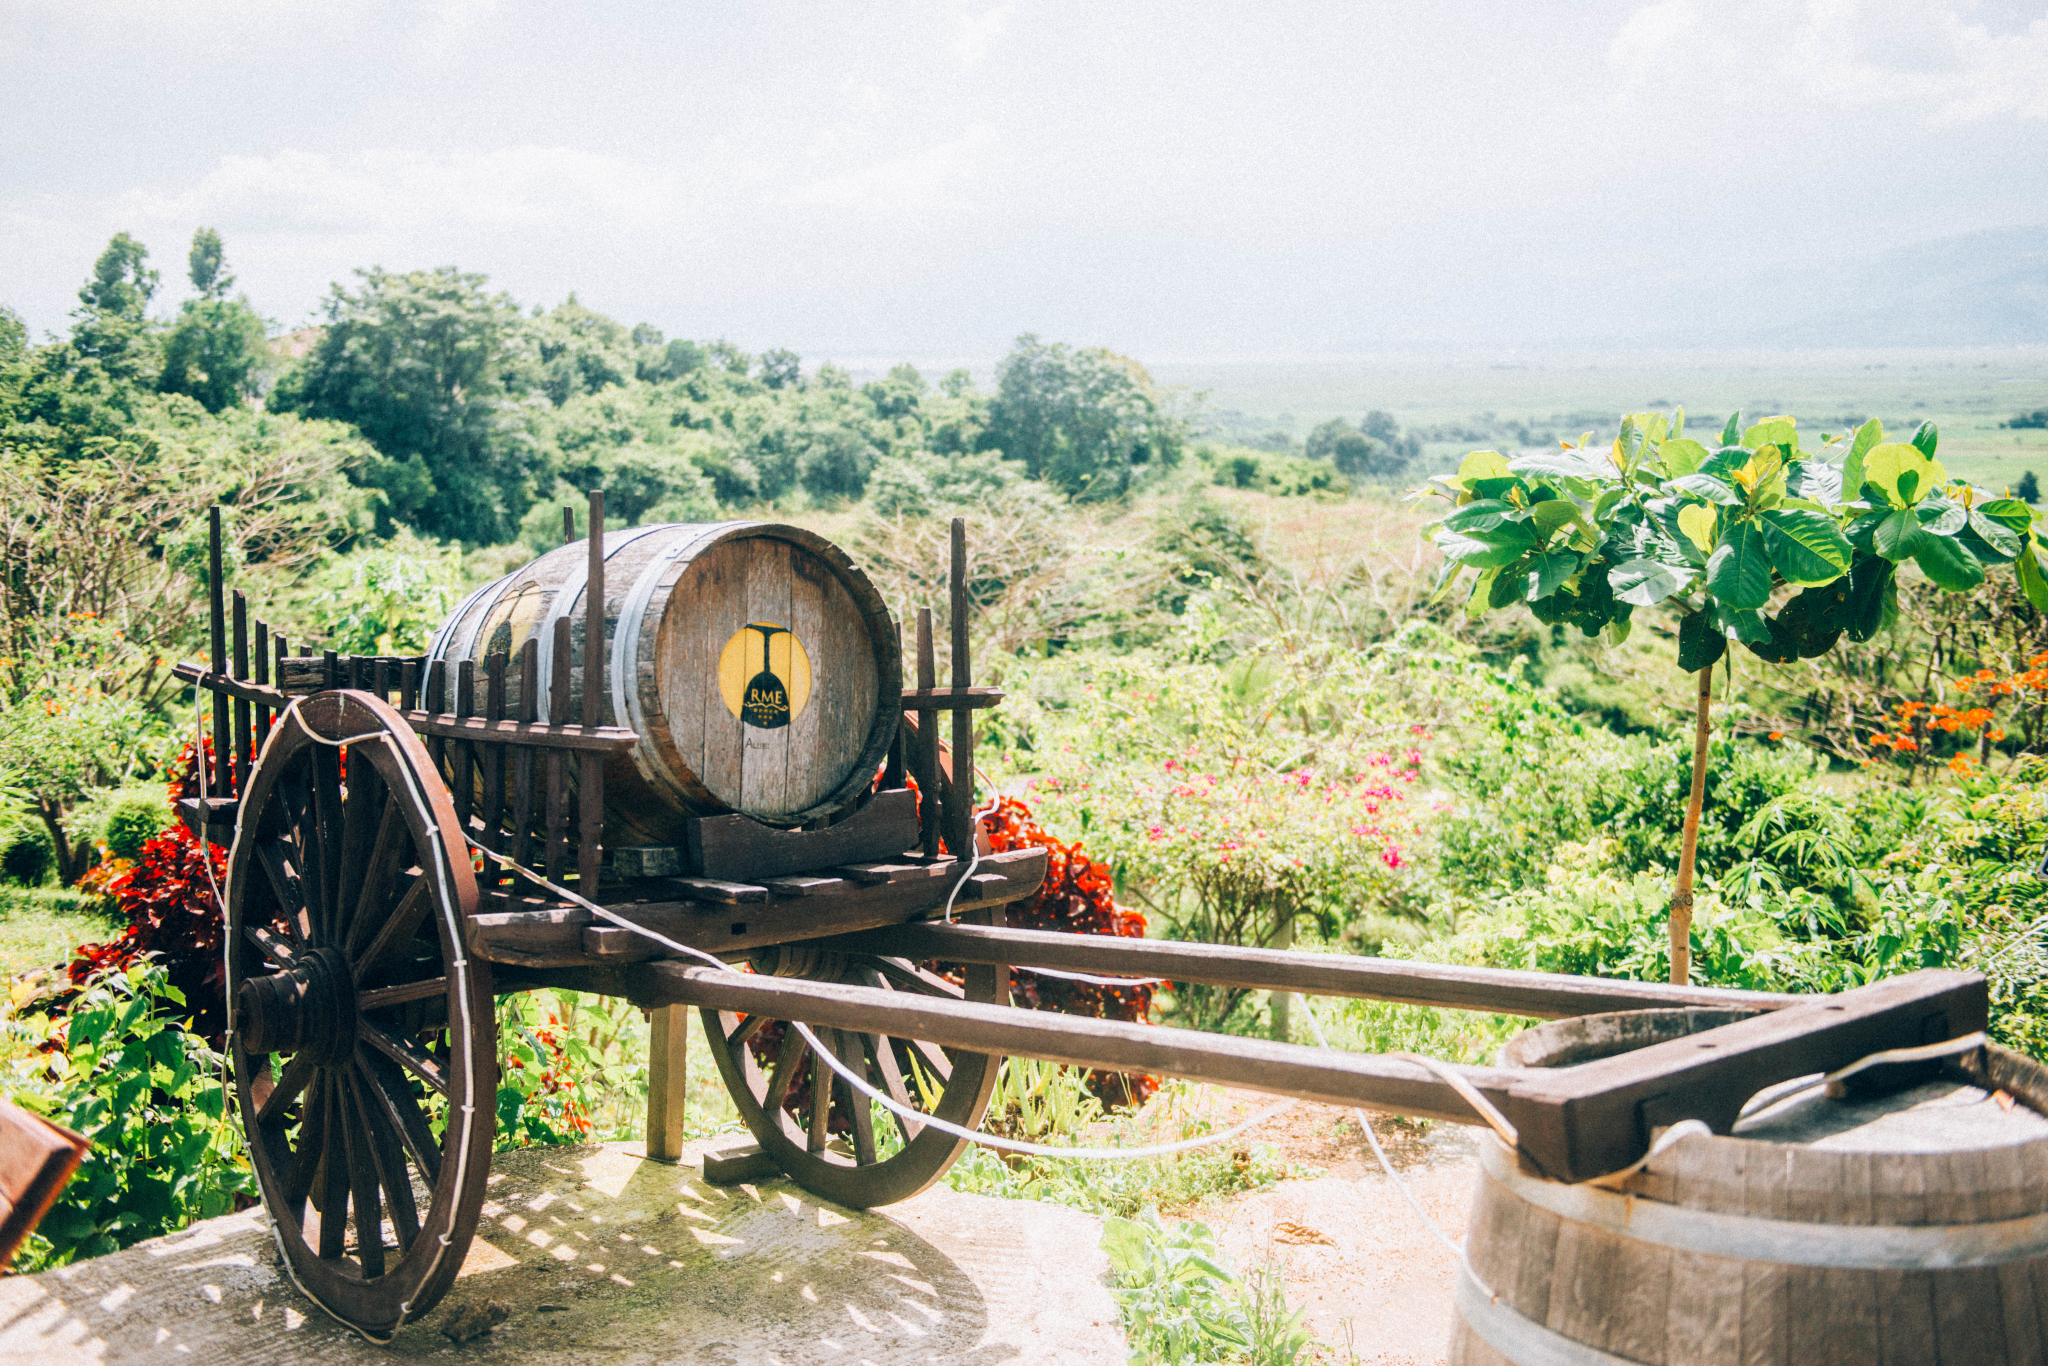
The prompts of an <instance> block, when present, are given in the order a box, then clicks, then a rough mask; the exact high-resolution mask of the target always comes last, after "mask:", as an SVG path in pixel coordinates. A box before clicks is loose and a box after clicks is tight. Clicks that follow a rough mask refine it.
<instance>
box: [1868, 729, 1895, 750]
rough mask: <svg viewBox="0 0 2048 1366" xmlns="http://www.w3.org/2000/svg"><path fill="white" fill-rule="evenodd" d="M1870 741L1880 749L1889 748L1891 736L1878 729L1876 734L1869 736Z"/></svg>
mask: <svg viewBox="0 0 2048 1366" xmlns="http://www.w3.org/2000/svg"><path fill="white" fill-rule="evenodd" d="M1870 743H1871V744H1873V745H1876V746H1877V747H1878V748H1880V749H1890V748H1891V744H1892V737H1891V736H1889V735H1886V734H1885V733H1884V732H1883V731H1879V732H1877V734H1875V735H1873V736H1871V737H1870Z"/></svg>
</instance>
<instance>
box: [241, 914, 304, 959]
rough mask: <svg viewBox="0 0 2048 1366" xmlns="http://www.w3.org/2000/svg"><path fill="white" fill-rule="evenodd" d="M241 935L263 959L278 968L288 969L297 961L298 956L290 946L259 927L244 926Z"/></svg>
mask: <svg viewBox="0 0 2048 1366" xmlns="http://www.w3.org/2000/svg"><path fill="white" fill-rule="evenodd" d="M286 923H290V922H286ZM242 935H243V937H244V938H246V939H247V940H248V941H249V942H250V943H251V944H254V945H255V946H256V948H257V949H258V951H260V952H261V953H262V954H263V956H264V957H265V958H267V959H269V960H270V961H271V962H272V963H274V964H276V965H277V966H278V967H280V968H286V969H289V968H291V967H293V966H295V965H296V964H297V963H298V961H299V955H298V954H297V953H296V952H294V951H293V949H292V946H291V945H290V944H287V943H286V942H285V941H284V940H283V939H281V938H279V937H278V936H277V935H275V934H272V933H271V932H270V931H269V930H266V929H264V928H263V927H262V926H260V925H248V926H244V927H243V929H242Z"/></svg>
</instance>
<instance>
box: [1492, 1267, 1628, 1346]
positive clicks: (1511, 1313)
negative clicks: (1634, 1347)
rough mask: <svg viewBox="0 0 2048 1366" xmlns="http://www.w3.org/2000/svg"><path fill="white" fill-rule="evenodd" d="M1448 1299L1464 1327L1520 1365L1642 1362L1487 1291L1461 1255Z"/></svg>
mask: <svg viewBox="0 0 2048 1366" xmlns="http://www.w3.org/2000/svg"><path fill="white" fill-rule="evenodd" d="M1451 1301H1452V1303H1454V1304H1455V1305H1457V1307H1458V1317H1459V1318H1460V1319H1462V1320H1463V1321H1464V1323H1465V1326H1466V1327H1468V1328H1470V1329H1471V1330H1472V1331H1473V1332H1475V1333H1477V1334H1478V1335H1479V1336H1480V1337H1481V1338H1483V1339H1484V1340H1485V1342H1486V1345H1487V1346H1489V1347H1491V1348H1493V1350H1494V1351H1496V1352H1499V1353H1500V1354H1501V1355H1502V1356H1504V1357H1506V1358H1507V1359H1508V1360H1509V1361H1513V1362H1517V1363H1520V1366H1642V1363H1640V1362H1638V1361H1635V1360H1632V1359H1631V1358H1629V1357H1618V1356H1615V1355H1614V1354H1613V1353H1612V1352H1603V1351H1601V1350H1600V1349H1599V1348H1598V1347H1593V1346H1589V1345H1588V1344H1586V1343H1583V1342H1579V1341H1577V1340H1575V1339H1573V1338H1568V1337H1566V1336H1565V1335H1564V1334H1562V1333H1559V1332H1556V1331H1555V1330H1553V1329H1550V1328H1547V1327H1545V1326H1544V1325H1543V1324H1540V1323H1538V1322H1536V1320H1534V1319H1532V1318H1529V1317H1527V1316H1525V1315H1523V1314H1522V1313H1521V1312H1520V1311H1518V1310H1517V1309H1515V1308H1514V1307H1513V1306H1512V1305H1509V1304H1505V1303H1503V1302H1502V1301H1500V1300H1498V1299H1496V1298H1495V1297H1494V1296H1492V1295H1489V1294H1487V1293H1486V1288H1485V1287H1484V1286H1482V1285H1480V1284H1479V1281H1478V1279H1477V1278H1475V1277H1474V1276H1473V1274H1472V1267H1471V1266H1470V1264H1469V1263H1467V1262H1465V1261H1464V1260H1463V1259H1460V1260H1459V1262H1458V1279H1457V1282H1456V1284H1455V1285H1453V1286H1452V1288H1451Z"/></svg>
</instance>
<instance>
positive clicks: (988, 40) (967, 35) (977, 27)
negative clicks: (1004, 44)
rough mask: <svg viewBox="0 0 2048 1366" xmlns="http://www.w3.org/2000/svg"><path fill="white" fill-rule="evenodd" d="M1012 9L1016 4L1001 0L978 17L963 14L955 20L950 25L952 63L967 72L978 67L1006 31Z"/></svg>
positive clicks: (1011, 1) (1013, 1)
mask: <svg viewBox="0 0 2048 1366" xmlns="http://www.w3.org/2000/svg"><path fill="white" fill-rule="evenodd" d="M1015 8H1016V3H1015V0H1003V3H1002V4H1000V5H996V6H993V7H991V8H989V9H985V10H983V11H982V12H981V13H979V14H963V15H961V16H959V17H958V18H956V19H955V20H954V21H953V41H952V43H951V44H949V46H950V47H951V49H952V53H953V57H954V59H955V60H957V61H958V62H959V63H960V65H961V66H962V67H963V68H965V69H967V70H970V71H971V70H973V69H974V68H975V67H977V66H980V65H981V63H982V61H983V60H984V59H986V58H987V56H988V54H989V51H990V50H991V49H992V48H994V46H995V42H996V39H998V38H1000V37H1002V36H1003V35H1004V34H1005V33H1007V32H1008V31H1009V28H1010V13H1011V11H1012V10H1013V9H1015Z"/></svg>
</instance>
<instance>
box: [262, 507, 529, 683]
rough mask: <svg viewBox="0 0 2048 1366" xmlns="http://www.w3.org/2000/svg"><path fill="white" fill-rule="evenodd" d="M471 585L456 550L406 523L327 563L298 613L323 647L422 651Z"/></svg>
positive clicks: (345, 650)
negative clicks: (382, 538) (375, 541)
mask: <svg viewBox="0 0 2048 1366" xmlns="http://www.w3.org/2000/svg"><path fill="white" fill-rule="evenodd" d="M559 535H560V533H559V530H558V531H557V538H558V539H559ZM469 586H470V585H469V576H468V574H467V572H466V571H465V569H464V568H463V562H462V552H461V551H460V550H459V549H457V548H456V547H454V546H442V545H435V544H434V543H432V542H431V541H427V540H424V539H422V538H421V537H419V536H416V535H414V534H413V533H412V532H411V531H409V530H403V529H401V530H400V531H399V532H398V534H397V535H395V536H393V537H392V538H391V539H390V540H388V541H386V542H384V543H383V544H381V545H376V546H361V547H358V548H357V549H355V550H352V551H350V552H349V553H347V554H346V555H339V556H336V557H334V558H333V559H331V560H329V561H328V562H327V563H326V564H325V565H323V566H322V567H321V568H320V570H319V572H318V573H316V574H315V575H313V577H312V578H311V580H310V581H309V583H308V589H309V592H308V597H307V602H306V605H305V607H304V609H303V611H302V613H301V616H302V618H303V619H305V620H306V621H307V625H308V627H309V628H310V631H311V633H312V635H313V638H314V639H316V640H318V641H319V642H320V645H321V646H322V648H325V649H332V650H337V651H340V652H342V653H344V654H368V655H400V654H419V653H422V652H424V651H425V649H426V647H427V641H428V639H429V638H430V637H431V636H432V635H433V633H434V631H435V629H436V628H437V627H439V626H440V625H441V623H442V622H443V621H445V620H447V618H448V614H449V613H450V612H451V611H453V610H454V607H455V604H456V602H457V601H458V600H459V599H460V597H461V595H462V593H463V592H464V590H466V589H467V588H468V587H469Z"/></svg>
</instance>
